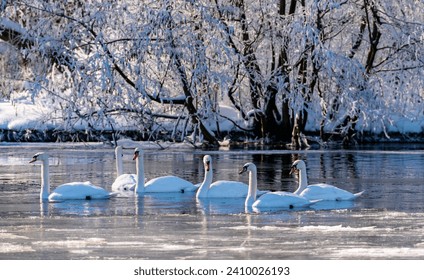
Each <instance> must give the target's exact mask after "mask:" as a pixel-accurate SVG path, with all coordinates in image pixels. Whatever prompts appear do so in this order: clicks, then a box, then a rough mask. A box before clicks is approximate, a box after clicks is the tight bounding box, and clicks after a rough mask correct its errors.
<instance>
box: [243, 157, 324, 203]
mask: <svg viewBox="0 0 424 280" xmlns="http://www.w3.org/2000/svg"><path fill="white" fill-rule="evenodd" d="M245 172H249V192H248V194H247V196H246V201H245V204H244V205H245V207H246V208H249V207H252V208H253V209H255V210H260V209H269V208H283V209H285V208H287V209H293V208H306V207H309V206H310V205H312V204H314V203H316V202H318V201H310V200H308V199H306V198H304V197H301V196H299V195H296V194H293V193H290V192H281V191H279V192H267V193H265V194H263V195H262V196H260V197H259V198H258V199H256V196H257V189H258V181H257V170H256V165H255V164H254V163H251V162H249V163H246V164H245V165H244V166H243V169H242V170H241V171H240V172H239V174H243V173H245Z"/></svg>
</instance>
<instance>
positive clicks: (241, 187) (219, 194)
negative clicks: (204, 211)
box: [196, 155, 248, 198]
mask: <svg viewBox="0 0 424 280" xmlns="http://www.w3.org/2000/svg"><path fill="white" fill-rule="evenodd" d="M203 165H204V167H205V178H204V180H203V182H202V184H201V185H200V187H199V189H198V190H197V193H196V198H237V197H246V195H247V192H248V186H247V185H246V184H245V183H242V182H237V181H225V180H220V181H216V182H214V183H212V175H213V170H212V157H211V156H210V155H205V156H204V157H203Z"/></svg>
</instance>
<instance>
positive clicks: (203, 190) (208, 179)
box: [196, 162, 213, 198]
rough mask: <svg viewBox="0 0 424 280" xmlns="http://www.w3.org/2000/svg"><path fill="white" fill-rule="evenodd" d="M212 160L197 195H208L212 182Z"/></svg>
mask: <svg viewBox="0 0 424 280" xmlns="http://www.w3.org/2000/svg"><path fill="white" fill-rule="evenodd" d="M212 177H213V174H212V162H211V163H209V170H208V169H206V168H205V177H204V179H203V182H202V184H201V185H200V187H199V189H198V190H197V193H196V197H197V198H199V197H207V196H208V191H209V188H210V186H211V184H212Z"/></svg>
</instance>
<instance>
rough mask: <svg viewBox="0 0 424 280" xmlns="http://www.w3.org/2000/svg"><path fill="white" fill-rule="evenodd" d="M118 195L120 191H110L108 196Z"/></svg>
mask: <svg viewBox="0 0 424 280" xmlns="http://www.w3.org/2000/svg"><path fill="white" fill-rule="evenodd" d="M118 195H119V192H110V193H109V196H108V197H109V198H110V197H117V196H118Z"/></svg>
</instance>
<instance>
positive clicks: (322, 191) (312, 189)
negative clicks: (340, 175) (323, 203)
mask: <svg viewBox="0 0 424 280" xmlns="http://www.w3.org/2000/svg"><path fill="white" fill-rule="evenodd" d="M296 170H298V171H299V187H298V189H297V190H296V191H295V192H294V194H297V195H300V196H302V197H305V198H307V199H319V200H335V201H342V200H354V199H356V198H357V197H359V196H361V195H362V194H363V193H364V191H362V192H359V193H355V194H353V193H350V192H348V191H345V190H342V189H339V188H337V187H335V186H332V185H329V184H314V185H308V179H307V175H306V165H305V162H304V161H303V160H296V161H295V162H293V164H292V166H291V170H290V174H292V173H293V172H295V171H296Z"/></svg>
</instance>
